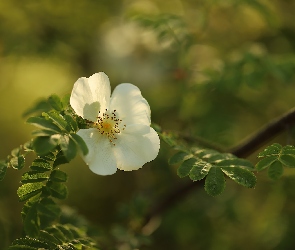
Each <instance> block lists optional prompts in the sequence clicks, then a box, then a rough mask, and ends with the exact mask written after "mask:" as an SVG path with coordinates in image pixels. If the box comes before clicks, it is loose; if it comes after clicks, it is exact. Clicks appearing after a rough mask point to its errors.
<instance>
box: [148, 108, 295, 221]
mask: <svg viewBox="0 0 295 250" xmlns="http://www.w3.org/2000/svg"><path fill="white" fill-rule="evenodd" d="M294 124H295V109H294V108H293V109H291V110H289V111H288V112H287V113H285V114H283V115H282V116H280V117H278V118H277V119H274V120H273V121H271V122H269V123H268V124H267V125H266V126H265V127H263V128H262V129H261V130H259V131H258V132H257V133H256V134H254V135H253V136H252V137H250V138H249V139H247V140H245V141H244V142H242V143H240V144H239V145H238V146H237V147H235V148H234V149H233V150H231V153H228V154H224V153H219V152H218V151H215V150H209V151H208V150H205V149H200V150H199V151H195V153H197V154H194V153H192V152H184V151H185V150H184V147H183V146H182V145H181V146H180V145H179V143H177V142H176V140H175V138H174V136H173V135H171V134H167V133H165V132H164V133H162V134H161V136H162V139H163V140H164V141H165V142H166V143H167V144H168V145H169V146H171V147H172V148H174V149H176V150H180V151H179V152H178V153H176V154H175V155H174V156H172V157H171V158H170V160H169V164H176V163H179V162H182V164H181V165H180V167H179V168H178V175H179V176H180V177H184V176H189V177H190V179H191V180H193V181H196V182H189V183H186V184H185V185H183V186H182V187H177V188H175V189H174V190H172V191H171V192H170V193H168V194H166V196H164V198H161V199H160V200H159V201H158V202H157V203H155V205H154V207H152V209H151V210H150V211H149V212H148V213H147V215H146V216H145V219H144V225H145V224H147V223H148V222H149V221H150V220H151V218H153V217H155V216H157V215H159V214H162V213H164V212H165V211H166V210H167V209H169V208H170V207H172V206H173V204H174V203H176V202H179V201H180V200H181V199H184V198H185V197H186V195H188V194H189V193H190V191H192V190H193V189H194V188H201V187H202V186H204V182H203V180H204V177H205V176H207V178H208V177H209V180H208V181H207V183H206V181H205V190H206V191H207V192H208V191H209V192H208V193H210V192H212V193H210V194H212V195H216V194H219V193H221V192H222V191H223V189H224V184H223V183H224V179H223V175H221V171H222V172H223V173H225V174H226V175H227V176H228V177H229V178H231V179H233V177H234V179H233V180H235V178H236V180H235V181H236V182H237V183H239V182H240V183H239V184H241V185H243V183H244V184H245V180H247V178H242V179H240V178H239V176H240V175H242V176H243V175H244V174H245V173H247V174H246V175H249V177H248V178H249V180H250V179H252V178H253V177H252V176H253V173H251V172H250V173H251V174H249V173H248V171H246V172H245V169H248V170H249V169H251V170H252V171H255V170H256V171H261V170H263V169H265V168H267V167H269V170H268V175H269V177H270V178H271V179H273V180H276V179H278V178H279V177H281V175H282V173H283V168H282V165H285V166H287V167H295V148H294V147H293V146H290V145H287V146H285V147H282V146H281V145H279V144H273V145H271V146H269V147H267V148H266V149H265V150H264V151H263V152H261V153H260V154H259V155H258V157H259V158H263V157H264V159H262V160H261V161H259V162H258V163H257V165H256V167H255V168H252V167H251V163H249V162H248V161H246V160H243V159H240V158H237V157H248V156H249V155H251V154H252V153H253V152H254V151H255V150H257V149H258V148H260V147H261V146H262V145H264V144H266V143H267V142H268V141H269V140H270V139H271V138H273V137H274V136H276V135H277V134H279V133H281V132H283V131H285V130H287V129H289V128H290V127H292V126H294ZM158 131H159V132H161V131H160V128H158ZM187 138H188V141H189V142H190V143H192V142H194V143H195V144H199V145H204V140H202V139H201V140H199V139H198V138H197V139H196V140H194V138H192V137H188V136H185V137H182V139H185V140H186V139H187ZM229 156H231V157H229ZM215 157H217V158H215ZM227 157H229V158H227ZM228 159H230V160H229V161H228ZM235 161H236V162H238V163H239V164H241V163H243V164H241V165H240V166H237V168H229V167H225V168H224V167H221V166H222V165H223V164H225V165H227V164H229V165H230V166H231V167H232V166H233V165H234V164H231V163H235ZM214 162H215V163H217V165H218V164H221V166H220V165H219V167H220V169H221V171H220V170H216V169H218V168H217V166H215V167H213V168H212V163H214ZM246 162H247V165H246V164H245V163H246ZM248 164H250V165H248ZM235 165H237V164H235ZM243 165H244V166H243ZM245 165H246V166H245ZM244 167H246V168H244ZM227 168H229V170H233V169H235V170H234V171H236V172H238V174H237V173H232V172H227ZM210 169H212V170H213V169H214V170H213V171H212V170H211V171H212V174H211V175H209V176H208V173H209V171H210ZM241 172H245V173H242V174H241ZM217 178H219V179H218V182H220V185H219V186H218V185H217V186H216V185H214V181H216V180H217ZM197 180H198V181H197ZM200 180H201V181H200ZM206 180H207V179H206ZM253 180H254V179H253ZM208 183H210V184H208ZM212 185H213V186H212ZM247 185H249V184H248V183H247ZM247 185H244V186H247ZM254 185H255V183H254V182H253V183H252V184H251V185H249V186H248V187H253V186H254ZM212 187H213V188H212ZM216 187H218V189H216ZM211 188H212V190H211ZM214 191H215V193H214ZM216 191H217V193H216Z"/></svg>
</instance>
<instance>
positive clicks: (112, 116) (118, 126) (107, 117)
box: [93, 109, 126, 146]
mask: <svg viewBox="0 0 295 250" xmlns="http://www.w3.org/2000/svg"><path fill="white" fill-rule="evenodd" d="M93 127H94V128H97V129H98V131H99V133H100V134H102V135H105V136H107V137H108V139H109V141H110V142H111V143H112V144H113V145H114V146H115V145H116V144H115V143H114V141H115V140H116V139H117V135H118V134H120V133H121V131H122V130H124V129H125V127H126V125H124V124H122V120H121V119H119V118H118V115H117V113H116V110H113V112H110V111H108V110H107V109H106V110H105V112H104V113H101V112H99V116H98V117H97V122H95V123H94V124H93Z"/></svg>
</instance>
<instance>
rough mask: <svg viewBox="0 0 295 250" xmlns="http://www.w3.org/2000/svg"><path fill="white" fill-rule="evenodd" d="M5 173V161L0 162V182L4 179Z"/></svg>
mask: <svg viewBox="0 0 295 250" xmlns="http://www.w3.org/2000/svg"><path fill="white" fill-rule="evenodd" d="M6 171H7V164H6V162H5V161H0V181H2V180H3V179H4V177H5V174H6Z"/></svg>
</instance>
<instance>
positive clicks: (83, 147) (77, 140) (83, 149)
mask: <svg viewBox="0 0 295 250" xmlns="http://www.w3.org/2000/svg"><path fill="white" fill-rule="evenodd" d="M70 137H71V138H72V139H73V140H74V141H75V143H76V144H77V146H78V147H79V149H80V150H81V152H82V154H83V155H87V154H88V152H89V151H88V147H87V145H86V143H85V141H84V140H83V139H82V137H81V136H79V135H77V134H70Z"/></svg>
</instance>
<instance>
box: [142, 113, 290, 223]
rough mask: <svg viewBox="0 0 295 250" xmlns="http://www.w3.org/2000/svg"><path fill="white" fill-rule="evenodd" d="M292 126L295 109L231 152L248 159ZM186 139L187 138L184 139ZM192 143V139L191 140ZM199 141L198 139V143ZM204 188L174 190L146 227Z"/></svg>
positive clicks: (158, 205) (191, 185)
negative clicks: (188, 196) (194, 192)
mask: <svg viewBox="0 0 295 250" xmlns="http://www.w3.org/2000/svg"><path fill="white" fill-rule="evenodd" d="M292 125H295V108H293V109H291V110H290V111H288V112H287V113H285V114H284V115H282V116H281V117H279V118H277V119H275V120H273V121H271V122H270V123H268V124H267V125H266V126H265V127H263V128H262V129H261V130H259V131H258V132H257V133H255V134H254V135H253V136H251V137H250V138H249V139H247V140H245V141H243V142H242V143H240V144H239V145H238V146H237V147H235V148H234V149H233V150H231V151H230V152H231V153H232V154H234V155H236V156H237V157H245V158H246V157H248V156H250V155H251V154H252V153H253V152H255V150H257V149H259V148H260V147H261V146H262V145H264V144H265V143H267V142H268V141H269V140H270V139H272V138H273V137H274V136H276V135H278V134H279V133H281V132H283V131H285V130H286V129H288V128H290V127H291V126H292ZM183 139H186V138H183ZM189 140H190V141H191V140H192V139H191V138H189ZM198 141H199V139H197V142H198ZM203 186H204V181H203V180H202V181H197V182H189V183H187V184H185V185H183V186H182V187H178V188H176V189H174V190H172V191H171V192H170V193H169V194H167V195H166V196H165V197H164V198H162V199H160V201H159V202H158V203H156V205H155V206H154V207H153V208H152V209H151V210H150V212H149V213H148V214H147V215H146V217H145V220H144V225H146V224H147V223H148V222H149V221H150V219H151V218H153V217H155V216H158V215H160V214H162V213H164V212H165V211H166V210H168V209H169V208H170V207H171V206H172V205H173V204H175V203H177V202H179V201H180V200H181V199H184V198H185V197H186V195H188V194H189V193H190V191H191V190H193V189H194V188H200V187H203Z"/></svg>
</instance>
